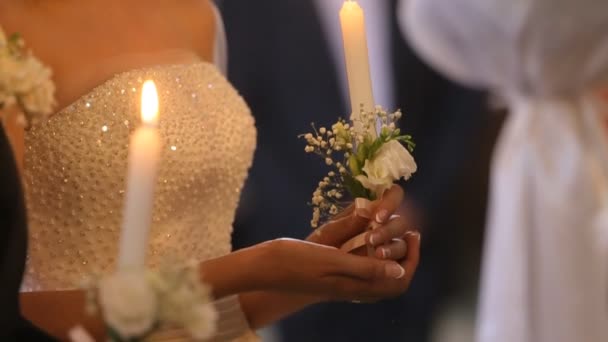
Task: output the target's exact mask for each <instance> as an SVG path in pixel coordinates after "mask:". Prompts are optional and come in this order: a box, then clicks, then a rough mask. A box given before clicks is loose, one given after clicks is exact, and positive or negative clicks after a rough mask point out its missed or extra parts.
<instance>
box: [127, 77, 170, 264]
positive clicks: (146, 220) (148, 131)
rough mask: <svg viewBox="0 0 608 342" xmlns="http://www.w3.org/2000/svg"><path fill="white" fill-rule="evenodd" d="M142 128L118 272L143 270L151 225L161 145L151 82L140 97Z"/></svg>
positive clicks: (132, 154) (132, 156) (135, 143)
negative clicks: (135, 269)
mask: <svg viewBox="0 0 608 342" xmlns="http://www.w3.org/2000/svg"><path fill="white" fill-rule="evenodd" d="M141 117H142V121H143V125H142V126H141V127H139V128H138V129H137V130H136V131H135V133H134V134H133V136H132V137H131V144H130V146H129V172H128V176H127V193H126V202H125V211H124V220H123V227H122V234H121V238H120V252H119V256H118V269H119V270H125V269H134V268H143V267H144V266H145V259H146V251H147V249H148V235H149V230H150V225H151V223H152V209H153V205H154V186H155V184H156V174H157V170H158V162H159V160H160V149H161V143H160V138H159V135H158V131H157V122H158V95H157V92H156V86H155V85H154V82H152V81H146V82H145V83H144V85H143V88H142V95H141Z"/></svg>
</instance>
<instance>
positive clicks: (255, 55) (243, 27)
mask: <svg viewBox="0 0 608 342" xmlns="http://www.w3.org/2000/svg"><path fill="white" fill-rule="evenodd" d="M379 1H384V0H379ZM387 1H389V0H387ZM390 2H391V4H390V6H391V13H395V11H394V6H395V1H394V0H390ZM219 5H220V10H221V12H222V14H223V16H224V21H225V24H226V32H227V38H228V50H229V79H230V80H231V81H232V82H233V84H234V85H235V86H236V88H237V89H238V90H239V91H240V92H241V94H242V95H243V96H244V98H245V99H246V100H247V102H248V104H249V105H250V106H251V108H252V111H253V115H254V117H255V118H256V126H257V128H258V146H257V150H256V155H255V159H254V165H253V168H252V170H251V174H250V176H249V179H248V181H247V184H246V187H245V191H244V193H243V198H242V201H241V205H240V209H239V210H240V212H239V214H238V215H237V222H236V224H235V232H234V236H233V244H234V246H235V248H240V247H245V246H248V245H251V244H254V243H257V242H260V241H264V240H268V239H273V238H276V237H281V236H286V235H288V236H292V237H297V238H302V237H304V236H306V235H307V234H309V233H310V228H309V224H308V222H309V220H310V216H311V211H310V208H308V207H307V206H306V203H307V202H308V201H309V200H310V196H311V194H312V191H313V190H314V188H315V186H316V182H317V181H318V180H319V179H320V177H322V176H323V175H324V174H325V172H326V171H327V170H326V168H325V167H323V165H322V163H321V162H320V161H318V160H315V159H314V158H311V156H310V155H307V154H305V153H304V151H303V149H304V143H303V142H302V141H300V140H299V139H297V138H296V136H297V135H298V134H299V133H303V132H306V131H308V130H309V127H310V126H309V124H310V123H311V122H316V123H318V124H320V125H321V124H323V125H326V124H331V123H333V122H334V121H335V120H336V119H337V117H338V116H345V114H346V113H347V109H346V107H345V102H346V101H344V99H343V96H342V93H341V91H340V82H339V80H338V77H339V76H338V72H337V70H338V69H337V68H342V67H343V66H342V65H334V63H333V59H332V58H331V51H330V50H331V48H330V46H329V43H328V39H327V37H326V36H325V33H324V32H323V31H322V25H321V22H320V18H319V15H318V13H317V11H316V8H315V7H314V4H313V2H312V1H309V0H294V1H291V0H290V1H285V0H261V1H250V0H223V1H219ZM336 20H337V17H336ZM386 25H389V27H388V32H390V36H389V37H387V39H390V46H391V56H392V61H393V71H394V72H393V75H394V76H395V79H394V89H395V92H396V96H395V98H396V100H397V103H398V105H399V107H400V108H402V109H403V110H404V113H405V116H404V119H403V122H404V127H403V129H404V131H405V132H407V133H411V134H412V135H413V136H414V138H415V140H416V142H417V144H418V147H417V149H416V151H415V153H414V156H415V158H416V159H417V162H418V165H419V169H418V172H417V173H416V175H414V177H413V178H412V180H411V181H410V182H408V183H407V184H406V186H405V189H406V193H407V194H408V195H409V198H410V200H411V201H412V203H414V205H415V206H416V207H417V208H418V209H419V210H420V211H421V212H422V213H423V216H424V217H425V220H424V227H423V230H422V235H423V238H422V240H423V249H422V260H421V266H420V267H419V269H418V272H417V275H416V277H415V278H414V281H413V283H412V285H411V287H410V290H409V291H408V293H407V294H406V295H405V296H403V297H400V298H397V299H395V300H391V301H385V302H382V303H378V304H374V305H362V304H351V303H335V304H323V305H316V306H314V307H311V308H309V309H307V310H305V311H303V312H300V313H298V314H295V315H293V316H292V317H290V318H288V319H286V320H284V321H283V322H281V324H280V328H281V329H280V330H281V334H282V336H283V340H284V341H288V342H298V341H306V342H308V341H328V342H329V341H331V342H336V341H376V340H377V341H382V340H384V341H405V340H407V341H414V342H415V341H427V340H428V339H429V334H430V327H431V323H432V319H433V315H434V313H435V311H436V308H437V306H438V305H439V304H440V303H441V299H442V297H443V296H444V295H445V294H446V293H447V291H448V290H449V289H450V286H449V285H450V281H451V279H452V278H451V277H450V275H451V274H450V271H451V270H453V269H454V268H455V267H459V266H458V265H454V264H453V263H450V261H449V260H458V259H457V258H453V256H455V255H456V251H455V250H454V247H455V246H458V245H459V244H458V243H454V242H456V241H459V240H458V237H459V235H457V234H462V233H463V231H466V230H467V229H468V228H470V226H474V227H477V228H476V230H474V231H473V232H471V231H470V230H469V234H470V235H472V236H474V237H475V240H473V241H474V244H473V246H472V248H471V246H467V247H470V249H479V244H480V241H481V237H478V236H479V235H480V228H479V227H481V226H483V220H484V203H485V181H484V179H485V178H484V177H485V175H486V174H487V155H489V148H486V147H485V146H491V145H492V144H491V142H492V141H493V136H492V135H491V134H479V132H484V130H485V129H486V127H487V126H488V125H489V122H490V119H488V118H489V116H486V110H485V102H486V96H485V94H482V93H480V92H477V91H474V90H470V89H465V88H462V87H460V86H458V85H456V84H453V83H451V82H449V81H448V80H446V79H444V78H442V77H441V76H440V75H439V74H438V73H436V72H435V71H433V70H432V69H430V68H429V67H428V66H427V65H425V64H424V63H423V62H421V60H420V59H419V58H418V57H417V56H416V55H415V54H414V53H413V52H412V51H411V50H410V48H409V47H408V46H407V45H406V43H405V42H404V41H403V39H402V37H401V35H400V34H399V30H398V28H397V23H396V18H387V20H386ZM486 138H487V139H486ZM482 143H483V144H482ZM479 146H483V147H484V150H483V151H480V149H479ZM486 150H487V151H486ZM481 152H483V153H481ZM469 165H472V167H471V168H472V169H473V170H475V171H477V172H479V177H478V179H476V180H475V181H474V182H472V183H471V184H469V183H466V182H465V181H463V180H468V179H470V178H468V177H464V176H465V175H466V172H469V171H470V168H469V167H468V166H469ZM475 176H477V175H475ZM462 196H464V197H465V200H463V198H462ZM454 199H459V201H458V203H461V204H464V205H466V206H468V207H467V208H464V209H463V207H462V206H458V205H453V204H450V201H452V202H453V200H454ZM456 227H458V228H456ZM452 238H454V239H453V240H451V239H452ZM473 259H474V258H473ZM475 260H476V259H475ZM458 271H459V270H456V272H458ZM473 273H474V272H473Z"/></svg>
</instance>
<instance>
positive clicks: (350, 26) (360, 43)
mask: <svg viewBox="0 0 608 342" xmlns="http://www.w3.org/2000/svg"><path fill="white" fill-rule="evenodd" d="M340 23H341V27H342V38H343V41H344V56H345V62H346V71H347V76H348V88H349V94H350V103H351V109H352V110H351V112H352V113H351V117H350V120H343V119H340V120H338V122H337V123H335V124H334V125H333V126H331V128H330V129H327V128H325V127H321V128H319V129H316V128H315V126H314V124H313V130H314V132H312V133H308V134H304V135H302V137H304V138H305V139H306V143H307V146H306V148H305V151H306V152H308V153H315V154H317V155H319V156H320V157H321V158H323V160H324V161H325V163H326V164H327V165H328V166H330V167H332V168H333V170H331V171H330V172H329V173H328V174H327V177H325V178H324V179H323V180H322V181H320V182H319V186H318V187H317V189H316V190H315V191H314V193H313V196H312V201H311V206H312V207H313V217H312V220H311V226H312V227H313V228H316V227H318V226H319V224H320V223H321V222H323V221H325V220H327V219H329V218H331V217H333V216H334V215H336V214H337V213H338V212H340V211H341V210H342V209H344V206H345V205H346V204H347V203H348V202H345V197H346V195H349V196H350V199H351V200H352V199H354V198H365V199H369V200H374V199H377V198H379V197H380V196H382V193H383V192H384V191H385V190H386V189H388V188H390V187H391V186H392V185H393V183H394V182H396V181H398V180H399V179H409V178H410V176H411V175H412V174H413V173H414V172H416V168H417V166H416V162H415V161H414V158H413V157H412V155H411V154H410V152H412V151H413V149H414V146H415V145H414V142H413V140H412V137H411V136H409V135H404V134H401V130H400V129H399V128H397V122H398V120H399V119H400V118H401V116H402V114H401V111H396V112H393V113H389V112H387V111H386V110H385V109H383V108H382V107H381V106H375V105H374V96H373V92H372V82H371V76H370V66H369V57H368V50H367V37H366V31H365V15H364V12H363V9H362V8H361V7H360V6H359V4H358V3H357V2H356V1H352V0H347V1H345V2H344V5H343V7H342V9H341V10H340ZM371 228H373V226H371V227H370V229H371ZM358 240H359V241H358V242H357V243H358V244H359V245H360V242H361V240H362V239H360V238H359V239H358ZM359 245H357V246H355V247H359Z"/></svg>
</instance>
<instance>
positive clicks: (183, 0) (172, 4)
mask: <svg viewBox="0 0 608 342" xmlns="http://www.w3.org/2000/svg"><path fill="white" fill-rule="evenodd" d="M167 7H168V8H167V12H170V13H172V15H171V17H170V18H169V25H170V26H171V27H180V28H181V31H182V32H183V34H184V35H186V36H188V37H190V40H191V41H192V42H193V44H194V45H195V46H194V48H195V49H197V52H198V53H199V54H200V55H202V56H203V57H210V51H211V50H212V47H213V44H210V43H213V42H214V41H215V38H216V32H215V31H216V20H218V18H216V15H215V10H214V5H213V3H212V2H211V1H209V0H180V1H174V0H172V1H167ZM165 13H166V12H165ZM205 59H207V60H211V59H208V58H205Z"/></svg>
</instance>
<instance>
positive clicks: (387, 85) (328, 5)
mask: <svg viewBox="0 0 608 342" xmlns="http://www.w3.org/2000/svg"><path fill="white" fill-rule="evenodd" d="M358 2H359V4H360V5H361V7H362V8H363V10H364V11H365V21H366V28H367V45H368V49H369V62H370V72H371V75H372V88H373V91H374V100H375V101H376V104H379V105H382V106H383V107H386V108H388V109H395V105H396V103H395V96H394V86H393V85H394V83H395V81H394V80H393V78H392V77H393V76H392V75H393V72H392V64H391V50H390V42H391V40H390V37H391V35H390V25H389V21H388V20H387V18H388V17H389V15H391V14H390V12H389V10H390V8H389V5H390V1H388V0H358ZM343 4H344V0H316V1H315V5H316V9H317V13H318V15H319V19H320V21H321V26H322V28H323V31H324V32H325V36H326V37H327V42H328V43H329V46H330V50H331V53H332V56H331V57H333V60H334V63H335V65H336V66H337V68H336V69H337V71H338V76H339V79H340V85H341V90H342V94H343V98H344V99H345V100H344V103H348V83H347V81H346V67H345V64H344V45H343V42H342V29H341V28H340V20H339V16H338V13H339V12H340V8H342V5H343Z"/></svg>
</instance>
